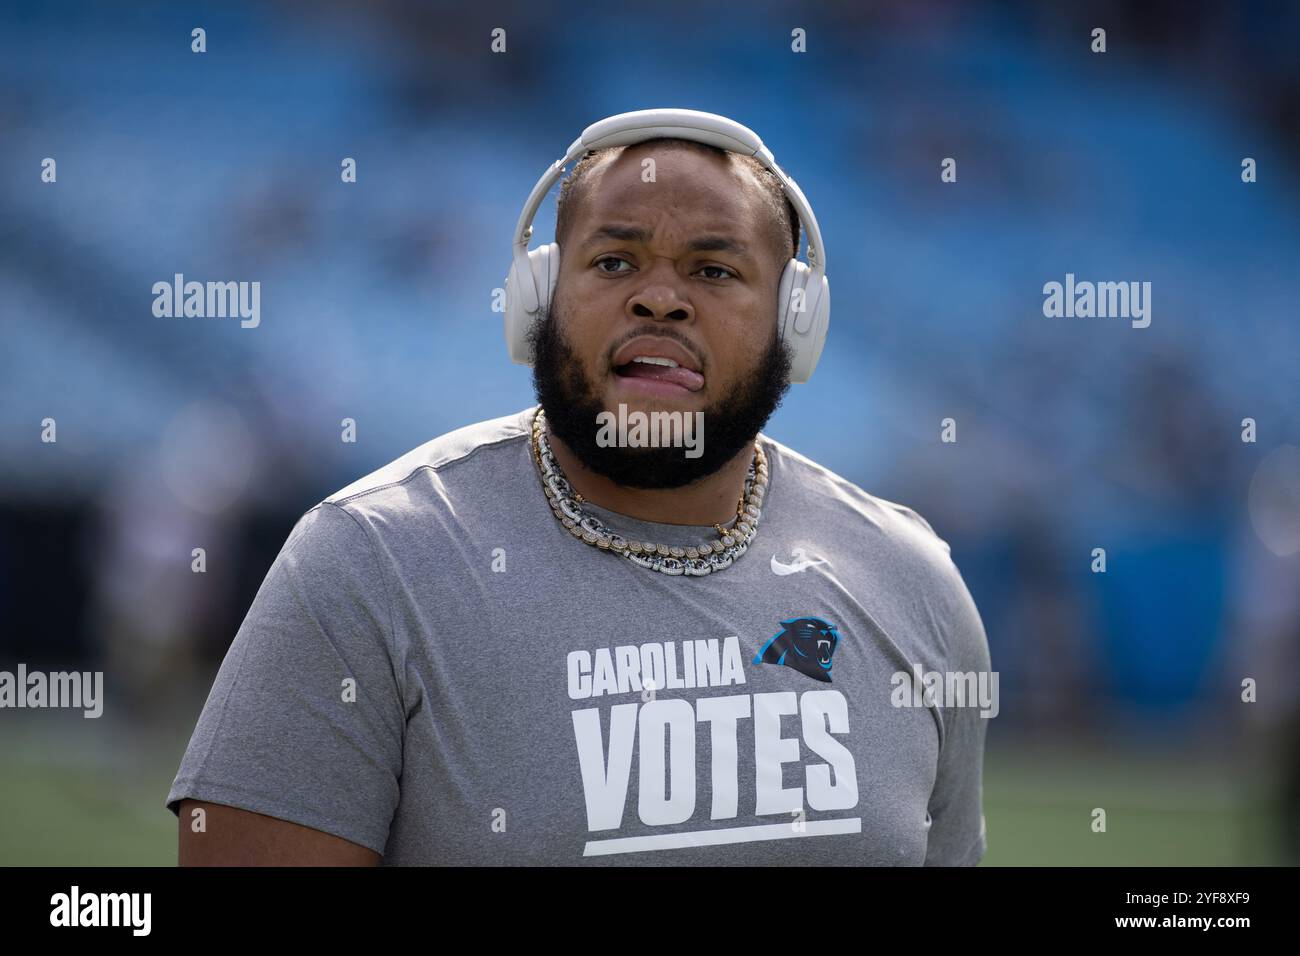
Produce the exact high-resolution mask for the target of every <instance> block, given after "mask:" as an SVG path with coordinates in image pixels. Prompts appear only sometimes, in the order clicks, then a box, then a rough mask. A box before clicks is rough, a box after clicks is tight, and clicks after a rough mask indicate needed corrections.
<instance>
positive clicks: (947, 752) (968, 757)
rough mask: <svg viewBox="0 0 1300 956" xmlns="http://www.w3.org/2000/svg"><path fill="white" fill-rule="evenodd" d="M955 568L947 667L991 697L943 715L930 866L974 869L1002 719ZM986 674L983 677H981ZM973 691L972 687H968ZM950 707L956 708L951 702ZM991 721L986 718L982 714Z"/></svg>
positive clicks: (975, 617)
mask: <svg viewBox="0 0 1300 956" xmlns="http://www.w3.org/2000/svg"><path fill="white" fill-rule="evenodd" d="M948 566H949V567H950V568H951V582H952V584H951V587H950V588H947V589H946V591H947V600H946V602H945V603H946V605H947V607H946V613H945V614H944V615H943V617H942V619H943V620H944V621H945V622H946V624H947V627H946V630H947V641H948V643H947V659H948V664H947V667H948V669H949V671H951V672H954V673H960V674H974V675H976V678H977V679H979V680H983V681H987V684H986V685H985V686H986V687H987V688H988V689H989V691H990V692H991V695H992V696H991V699H990V698H988V697H986V698H985V700H986V701H989V702H990V706H989V707H988V708H987V709H986V708H984V707H982V706H981V705H980V703H979V699H978V698H979V696H980V695H979V694H978V693H976V694H975V695H974V696H975V698H976V699H975V700H970V699H968V700H967V701H966V703H965V706H946V707H943V708H942V711H941V714H942V719H943V726H944V737H943V744H942V746H941V748H940V750H939V761H938V770H937V772H936V775H935V781H934V790H933V791H932V792H931V794H930V803H929V807H928V810H929V813H930V833H929V843H928V845H927V848H926V854H925V865H926V866H974V865H975V864H977V863H979V861H980V860H981V859H982V858H983V857H984V852H985V850H986V848H987V839H986V836H985V829H984V797H983V776H984V739H985V732H986V730H987V728H988V721H989V720H991V719H992V718H993V717H995V716H996V714H997V707H998V704H997V700H998V698H997V683H996V677H995V675H993V674H992V673H991V672H990V668H989V647H988V638H987V637H986V635H985V633H984V625H983V623H982V622H981V621H980V616H979V611H978V610H977V609H976V607H975V602H974V600H972V598H971V596H970V592H969V591H968V590H967V589H966V585H965V583H964V582H963V581H962V580H961V575H960V574H959V573H958V571H957V569H956V567H955V566H954V565H952V564H951V562H949V565H948ZM981 675H983V676H981ZM968 686H969V685H968ZM946 703H948V704H951V703H952V702H951V701H947V702H946ZM982 711H984V712H986V713H988V716H981V712H982Z"/></svg>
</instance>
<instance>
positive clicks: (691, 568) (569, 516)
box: [532, 406, 767, 577]
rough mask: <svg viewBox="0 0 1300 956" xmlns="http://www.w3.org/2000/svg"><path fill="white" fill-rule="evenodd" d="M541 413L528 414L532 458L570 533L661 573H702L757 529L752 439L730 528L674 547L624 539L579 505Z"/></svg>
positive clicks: (762, 469) (759, 479)
mask: <svg viewBox="0 0 1300 956" xmlns="http://www.w3.org/2000/svg"><path fill="white" fill-rule="evenodd" d="M545 424H546V417H545V414H544V413H543V412H542V409H541V407H540V406H538V409H537V413H536V414H535V415H534V416H533V441H532V448H533V461H534V462H535V463H536V465H537V473H538V475H539V476H540V478H541V480H542V490H543V491H545V492H546V500H547V503H548V504H550V506H551V510H552V511H553V512H555V517H556V518H558V519H559V520H560V523H561V524H563V525H564V527H565V528H567V529H568V531H569V533H570V534H572V535H573V536H574V537H575V538H578V539H580V540H582V541H585V542H586V543H587V544H589V545H591V546H592V547H596V548H600V549H601V550H602V551H612V552H614V553H615V554H621V555H622V556H623V557H625V558H627V559H628V560H629V561H631V562H632V563H633V564H636V565H639V566H640V567H643V568H649V569H650V570H651V571H658V572H660V573H661V574H682V575H688V576H692V577H703V576H704V575H706V574H712V573H713V572H714V571H721V570H723V569H724V568H728V567H730V566H731V564H732V562H734V561H735V560H737V559H738V558H739V557H740V556H741V555H743V554H744V553H745V552H746V551H747V550H749V544H750V542H751V541H753V540H754V535H755V534H757V533H758V519H759V517H760V516H761V515H762V505H763V496H764V495H766V494H767V456H766V455H764V454H763V449H762V447H761V446H760V445H759V443H758V440H757V439H755V441H754V458H753V461H751V462H750V464H749V473H748V474H747V475H746V476H745V488H744V491H743V492H742V493H741V496H740V502H739V504H738V505H737V507H736V523H735V525H734V526H733V527H732V528H731V529H730V530H728V529H726V528H723V527H722V526H721V525H718V524H715V525H714V527H715V528H716V529H717V530H718V538H717V540H715V541H707V542H705V543H704V544H701V545H699V546H695V547H688V548H678V547H669V546H668V545H663V544H653V543H651V542H649V541H629V540H628V539H626V538H624V537H622V536H621V535H619V534H616V533H615V532H613V531H611V530H610V529H609V528H607V527H606V526H605V525H604V524H603V523H602V522H601V521H600V519H598V518H597V517H595V516H594V515H591V514H588V513H587V512H586V511H584V510H583V508H582V505H581V504H580V502H581V501H582V496H581V495H579V494H578V493H577V492H576V491H574V490H573V486H572V485H570V484H569V482H568V480H567V479H566V478H565V477H564V472H563V471H562V470H561V469H560V464H559V462H558V461H556V460H555V455H554V454H553V453H552V452H551V446H550V443H549V442H547V440H546V428H545Z"/></svg>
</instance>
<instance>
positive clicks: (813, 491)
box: [760, 434, 950, 562]
mask: <svg viewBox="0 0 1300 956" xmlns="http://www.w3.org/2000/svg"><path fill="white" fill-rule="evenodd" d="M760 438H761V439H762V441H763V443H764V450H765V451H766V452H767V454H768V457H769V459H770V460H772V462H773V464H772V465H771V466H770V467H771V469H772V484H773V488H776V487H777V482H778V481H780V480H781V479H782V478H786V479H789V480H791V485H792V486H794V487H795V488H796V489H797V490H798V494H800V495H801V496H805V497H806V498H807V503H808V504H809V505H811V506H812V507H814V508H816V510H817V511H819V512H823V513H825V514H827V517H828V520H831V521H834V522H835V524H836V526H837V527H838V528H839V529H840V530H849V529H851V528H852V526H853V525H854V524H857V525H858V527H859V528H860V529H861V530H862V531H863V532H864V533H867V534H870V535H871V536H873V537H875V538H876V539H878V540H880V541H882V542H888V543H890V544H892V545H894V546H896V547H899V548H902V549H904V550H908V551H912V552H917V553H922V554H924V555H925V556H928V557H937V558H942V559H944V560H945V562H946V561H948V560H950V557H949V556H950V548H949V545H948V542H947V541H945V540H944V539H943V538H941V537H939V535H938V534H937V533H936V532H935V530H934V528H933V527H931V525H930V522H929V521H927V520H926V519H925V518H924V517H922V516H921V515H920V514H919V513H918V512H917V511H915V510H914V509H912V508H909V507H908V506H907V505H903V504H899V503H898V502H896V501H889V500H888V499H885V498H881V497H880V496H878V495H873V494H871V493H870V492H868V491H865V490H863V489H862V488H861V487H859V486H858V485H856V484H854V483H853V482H852V481H849V480H848V479H847V478H844V477H843V476H841V475H839V474H837V473H836V472H834V471H831V469H829V468H827V467H826V466H825V465H821V464H818V463H817V462H815V461H813V460H812V459H811V458H808V457H807V456H806V455H802V454H800V453H799V452H797V451H795V450H794V449H793V448H791V447H789V446H788V445H784V444H782V443H781V442H779V441H776V440H775V439H773V438H772V437H771V436H770V435H766V434H760ZM779 493H780V492H778V494H779ZM769 500H770V499H769Z"/></svg>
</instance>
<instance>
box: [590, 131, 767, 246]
mask: <svg viewBox="0 0 1300 956" xmlns="http://www.w3.org/2000/svg"><path fill="white" fill-rule="evenodd" d="M635 148H636V147H629V150H630V149H635ZM629 150H624V151H623V152H622V153H620V154H619V155H618V156H616V157H614V158H613V159H612V160H611V161H608V162H606V163H603V164H601V166H599V167H597V168H596V169H594V170H592V171H591V173H590V174H589V175H590V177H591V178H590V180H589V182H588V188H587V189H586V190H585V193H586V195H585V196H583V198H582V201H581V204H580V207H579V209H578V218H577V222H576V223H575V225H579V226H580V230H581V232H582V233H583V234H584V235H586V234H588V233H591V232H592V231H593V230H595V229H598V228H600V227H602V226H603V225H605V224H606V223H607V222H610V221H627V222H632V221H636V222H640V223H643V224H650V225H653V224H654V222H655V221H656V220H659V219H662V218H663V216H664V214H665V213H667V212H669V211H671V212H672V213H673V214H674V215H675V216H676V217H681V218H687V219H690V220H692V225H693V226H695V225H698V226H699V227H700V228H701V229H703V230H707V231H708V232H710V233H733V234H734V233H736V232H737V226H738V225H739V226H741V227H752V226H753V225H754V224H755V220H756V218H757V217H756V213H757V211H758V210H759V209H760V208H761V207H762V203H763V196H762V193H761V188H760V187H759V185H758V183H757V182H756V181H754V179H753V177H752V176H750V175H749V174H748V171H747V170H745V169H744V168H743V167H731V166H728V165H726V163H727V159H726V157H721V156H713V155H710V154H707V153H694V152H692V153H691V154H690V158H693V159H696V160H698V162H696V163H693V164H691V163H689V159H688V161H687V163H678V162H675V160H677V159H678V158H679V157H680V155H681V154H684V153H686V150H681V151H678V150H659V151H654V150H643V151H642V152H640V153H629ZM661 158H667V162H660V161H659V160H660V159H661ZM645 159H654V160H656V165H655V167H654V178H653V179H648V178H647V175H646V170H645V168H644V167H643V166H642V162H643V161H644V160H645ZM736 238H740V237H739V236H737V237H736Z"/></svg>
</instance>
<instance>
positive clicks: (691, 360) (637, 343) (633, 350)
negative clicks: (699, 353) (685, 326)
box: [614, 335, 700, 372]
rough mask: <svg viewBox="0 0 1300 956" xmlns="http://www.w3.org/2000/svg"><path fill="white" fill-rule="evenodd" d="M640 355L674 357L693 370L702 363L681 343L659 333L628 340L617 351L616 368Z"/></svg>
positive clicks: (696, 370)
mask: <svg viewBox="0 0 1300 956" xmlns="http://www.w3.org/2000/svg"><path fill="white" fill-rule="evenodd" d="M638 355H645V356H649V357H652V358H666V359H672V360H673V361H674V362H676V363H677V364H678V365H680V366H681V367H682V368H687V369H690V370H691V371H692V372H699V371H700V363H699V362H697V361H696V360H695V356H693V355H691V353H690V352H688V351H687V350H686V349H685V348H683V347H682V345H681V344H680V343H678V342H675V341H673V340H672V339H668V338H664V337H663V336H658V335H641V336H637V337H636V338H634V339H633V340H632V341H631V342H628V343H627V344H626V345H624V346H623V347H622V348H621V349H619V350H618V352H617V353H615V355H614V368H618V367H619V366H620V365H626V364H627V363H628V362H630V361H632V359H633V358H635V357H636V356H638Z"/></svg>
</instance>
